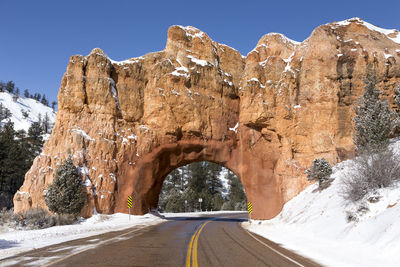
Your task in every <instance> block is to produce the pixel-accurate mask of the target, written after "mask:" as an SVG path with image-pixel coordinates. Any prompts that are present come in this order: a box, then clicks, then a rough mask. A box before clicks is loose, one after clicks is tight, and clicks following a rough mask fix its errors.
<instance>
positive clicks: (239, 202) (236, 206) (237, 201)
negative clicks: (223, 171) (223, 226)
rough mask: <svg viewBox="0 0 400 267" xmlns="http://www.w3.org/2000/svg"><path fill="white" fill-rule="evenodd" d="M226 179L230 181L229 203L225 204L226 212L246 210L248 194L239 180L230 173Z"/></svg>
mask: <svg viewBox="0 0 400 267" xmlns="http://www.w3.org/2000/svg"><path fill="white" fill-rule="evenodd" d="M226 178H227V179H228V181H229V191H228V195H227V198H228V201H227V202H226V203H224V208H223V209H225V210H245V209H246V204H247V198H246V193H245V192H244V189H243V185H242V183H241V182H240V180H239V178H238V177H237V176H236V175H235V174H234V173H233V172H231V171H228V173H227V176H226Z"/></svg>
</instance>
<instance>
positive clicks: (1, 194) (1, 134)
mask: <svg viewBox="0 0 400 267" xmlns="http://www.w3.org/2000/svg"><path fill="white" fill-rule="evenodd" d="M25 148H26V141H25V132H24V131H19V132H15V131H14V124H13V123H12V122H11V121H8V122H7V123H6V124H5V125H4V126H3V127H2V128H1V130H0V208H7V209H9V208H11V207H12V205H13V203H12V199H13V196H14V194H15V192H16V191H17V190H18V189H19V188H20V187H21V185H22V183H23V181H24V176H25V173H26V171H27V170H28V169H29V167H30V166H31V164H32V161H30V160H29V157H28V156H29V153H28V151H27V150H26V149H25Z"/></svg>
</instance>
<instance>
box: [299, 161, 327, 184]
mask: <svg viewBox="0 0 400 267" xmlns="http://www.w3.org/2000/svg"><path fill="white" fill-rule="evenodd" d="M305 173H306V174H307V178H308V180H309V181H316V182H318V185H319V188H323V187H324V186H325V185H326V184H327V182H328V181H329V177H330V176H331V174H332V166H331V164H329V162H328V161H327V160H326V159H325V158H322V159H314V161H313V165H312V167H311V168H307V170H306V172H305Z"/></svg>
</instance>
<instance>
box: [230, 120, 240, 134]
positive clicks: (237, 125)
mask: <svg viewBox="0 0 400 267" xmlns="http://www.w3.org/2000/svg"><path fill="white" fill-rule="evenodd" d="M238 128H239V122H238V123H236V125H235V126H234V127H233V128H229V131H233V132H235V133H237V131H238Z"/></svg>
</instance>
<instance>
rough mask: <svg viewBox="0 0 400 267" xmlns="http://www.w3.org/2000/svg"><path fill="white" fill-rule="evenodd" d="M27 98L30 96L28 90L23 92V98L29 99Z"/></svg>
mask: <svg viewBox="0 0 400 267" xmlns="http://www.w3.org/2000/svg"><path fill="white" fill-rule="evenodd" d="M29 96H30V95H29V90H28V89H25V90H24V97H25V98H29Z"/></svg>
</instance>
